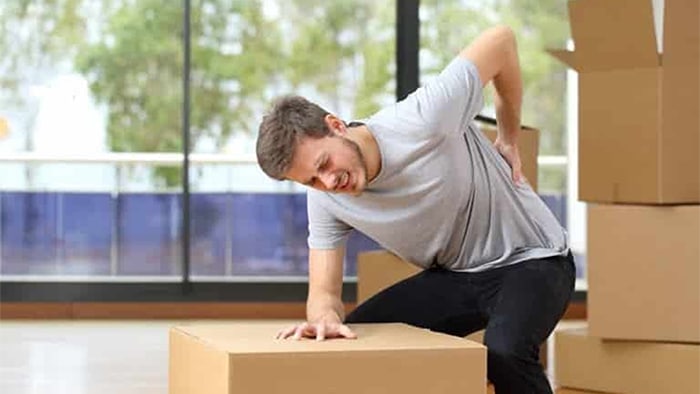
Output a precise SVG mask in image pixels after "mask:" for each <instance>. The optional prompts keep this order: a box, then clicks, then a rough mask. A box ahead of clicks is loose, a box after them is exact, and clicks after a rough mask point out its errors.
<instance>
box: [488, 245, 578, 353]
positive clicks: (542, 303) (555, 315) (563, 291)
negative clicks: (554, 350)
mask: <svg viewBox="0 0 700 394" xmlns="http://www.w3.org/2000/svg"><path fill="white" fill-rule="evenodd" d="M512 268H513V269H511V270H509V272H508V273H507V274H506V275H504V276H503V278H502V280H501V282H500V288H499V289H498V292H497V293H495V294H494V295H493V296H492V297H490V299H489V300H487V301H485V303H486V304H488V306H489V307H488V308H487V311H488V313H489V316H488V319H489V322H488V325H487V327H486V334H485V337H484V340H485V344H486V345H487V346H489V343H492V342H494V341H497V342H498V343H499V345H501V346H506V347H507V348H509V349H511V350H516V351H520V350H522V351H530V352H535V351H536V350H537V349H538V346H539V345H540V344H541V343H542V342H543V341H545V340H546V339H547V337H548V336H549V334H550V333H551V332H552V330H553V329H554V326H555V325H556V324H557V322H558V321H559V319H560V318H561V316H562V315H563V314H564V312H565V310H566V307H567V305H568V303H569V300H570V299H571V295H572V293H573V288H574V282H575V277H576V273H575V267H574V264H573V261H572V260H570V258H567V257H553V258H547V259H541V260H532V261H528V262H524V263H520V264H517V265H516V266H514V267H512ZM504 342H506V343H504Z"/></svg>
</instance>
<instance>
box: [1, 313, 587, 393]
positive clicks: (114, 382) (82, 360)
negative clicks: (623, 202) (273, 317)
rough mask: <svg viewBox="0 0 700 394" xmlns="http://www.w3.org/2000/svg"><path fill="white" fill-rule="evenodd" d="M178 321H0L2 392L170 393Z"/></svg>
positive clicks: (283, 323) (282, 323)
mask: <svg viewBox="0 0 700 394" xmlns="http://www.w3.org/2000/svg"><path fill="white" fill-rule="evenodd" d="M179 323H180V322H176V321H85V320H81V321H0V393H3V394H86V393H90V394H92V393H99V394H166V393H167V391H168V389H167V382H168V379H167V377H168V329H169V328H170V327H172V326H174V325H177V324H179ZM192 323H196V322H192V321H188V322H187V324H192ZM286 323H287V322H284V321H280V326H281V327H282V326H283V325H286ZM576 324H578V325H580V323H573V325H576ZM571 325H572V323H566V324H564V326H571ZM550 348H551V346H550ZM551 359H552V358H551V352H550V360H551Z"/></svg>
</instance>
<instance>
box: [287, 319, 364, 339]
mask: <svg viewBox="0 0 700 394" xmlns="http://www.w3.org/2000/svg"><path fill="white" fill-rule="evenodd" d="M302 337H303V338H316V340H318V341H322V340H324V339H326V338H348V339H355V338H357V335H356V334H355V333H354V332H353V331H352V330H351V329H350V327H348V326H346V325H345V324H342V323H340V322H333V321H323V320H322V321H319V322H315V323H311V322H304V323H300V324H295V325H293V326H290V327H287V328H285V329H282V330H280V331H279V332H278V333H277V337H276V338H277V339H287V338H291V339H295V340H299V339H301V338H302Z"/></svg>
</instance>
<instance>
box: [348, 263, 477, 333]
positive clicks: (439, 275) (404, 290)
mask: <svg viewBox="0 0 700 394" xmlns="http://www.w3.org/2000/svg"><path fill="white" fill-rule="evenodd" d="M464 279H465V277H464V276H463V275H460V274H458V273H454V272H450V271H447V270H444V269H428V270H425V271H423V272H420V273H418V274H416V275H414V276H412V277H410V278H407V279H405V280H403V281H401V282H398V283H396V284H395V285H393V286H391V287H389V288H387V289H385V290H383V291H381V292H380V293H378V294H376V295H375V296H373V297H371V298H370V299H368V300H367V301H366V302H364V303H363V304H361V305H359V306H358V307H357V308H356V309H355V310H354V311H352V312H351V313H350V314H349V315H348V316H347V318H346V323H390V322H391V323H406V324H410V325H413V326H417V327H422V328H428V329H431V330H433V331H438V332H443V333H446V334H451V335H457V336H464V335H467V334H469V333H471V332H474V331H477V330H480V329H482V328H484V327H485V326H486V319H485V316H484V315H483V314H482V313H480V312H479V308H478V298H477V297H476V295H475V293H474V292H473V291H472V290H471V289H470V286H469V285H468V283H467V282H466V280H464Z"/></svg>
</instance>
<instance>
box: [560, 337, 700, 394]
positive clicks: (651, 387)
mask: <svg viewBox="0 0 700 394" xmlns="http://www.w3.org/2000/svg"><path fill="white" fill-rule="evenodd" d="M554 347H555V353H554V360H555V363H554V364H555V366H554V367H555V370H556V371H555V379H556V381H557V384H558V385H559V386H562V387H569V388H575V389H580V390H591V391H601V392H605V393H618V394H666V393H669V394H671V393H672V394H696V393H700V378H699V377H698V371H700V345H697V344H680V343H663V342H632V341H605V340H601V339H600V338H596V337H594V336H591V335H589V334H588V333H587V331H586V329H585V328H584V329H576V330H561V331H557V333H556V334H555V342H554Z"/></svg>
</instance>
